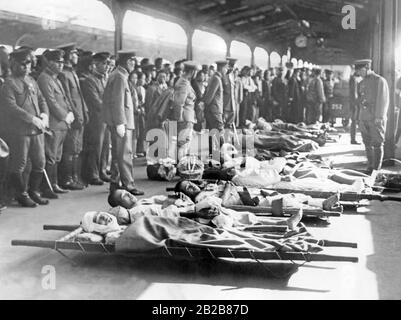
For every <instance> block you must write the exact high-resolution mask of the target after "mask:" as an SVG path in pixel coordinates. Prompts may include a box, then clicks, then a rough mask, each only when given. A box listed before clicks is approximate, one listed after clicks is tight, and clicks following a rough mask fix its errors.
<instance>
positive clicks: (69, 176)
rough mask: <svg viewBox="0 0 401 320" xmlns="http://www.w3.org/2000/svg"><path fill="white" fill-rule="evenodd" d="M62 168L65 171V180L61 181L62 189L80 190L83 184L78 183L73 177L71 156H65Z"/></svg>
mask: <svg viewBox="0 0 401 320" xmlns="http://www.w3.org/2000/svg"><path fill="white" fill-rule="evenodd" d="M64 168H65V171H66V172H67V173H66V175H65V181H64V182H63V184H62V185H61V186H62V187H63V188H64V189H67V190H72V191H75V190H82V189H83V186H80V185H78V184H77V183H76V182H75V181H74V179H73V172H74V160H73V156H68V158H66V159H65V160H64Z"/></svg>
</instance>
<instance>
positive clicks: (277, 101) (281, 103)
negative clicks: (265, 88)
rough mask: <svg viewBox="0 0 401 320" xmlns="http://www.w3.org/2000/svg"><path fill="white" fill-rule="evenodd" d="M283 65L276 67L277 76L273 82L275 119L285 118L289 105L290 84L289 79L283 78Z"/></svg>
mask: <svg viewBox="0 0 401 320" xmlns="http://www.w3.org/2000/svg"><path fill="white" fill-rule="evenodd" d="M283 72H284V68H283V67H278V68H277V69H276V74H277V76H276V77H275V78H274V80H273V82H272V89H271V90H272V92H271V93H272V98H273V120H276V119H280V120H283V121H284V120H285V116H286V113H287V106H288V85H287V80H286V79H283Z"/></svg>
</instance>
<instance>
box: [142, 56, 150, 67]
mask: <svg viewBox="0 0 401 320" xmlns="http://www.w3.org/2000/svg"><path fill="white" fill-rule="evenodd" d="M149 63H150V62H149V59H148V58H143V59H142V60H141V66H142V67H144V66H147V65H148V64H149Z"/></svg>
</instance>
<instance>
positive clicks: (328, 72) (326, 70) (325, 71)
mask: <svg viewBox="0 0 401 320" xmlns="http://www.w3.org/2000/svg"><path fill="white" fill-rule="evenodd" d="M324 73H326V74H333V73H334V71H333V70H329V69H325V70H324Z"/></svg>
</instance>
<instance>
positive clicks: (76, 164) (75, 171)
mask: <svg viewBox="0 0 401 320" xmlns="http://www.w3.org/2000/svg"><path fill="white" fill-rule="evenodd" d="M80 164H81V159H80V157H79V155H75V156H74V157H73V158H72V180H73V181H74V183H75V184H76V186H77V187H79V188H80V189H78V190H83V189H85V184H84V183H83V182H82V180H81V177H80V174H79V172H80V170H79V169H80Z"/></svg>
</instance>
